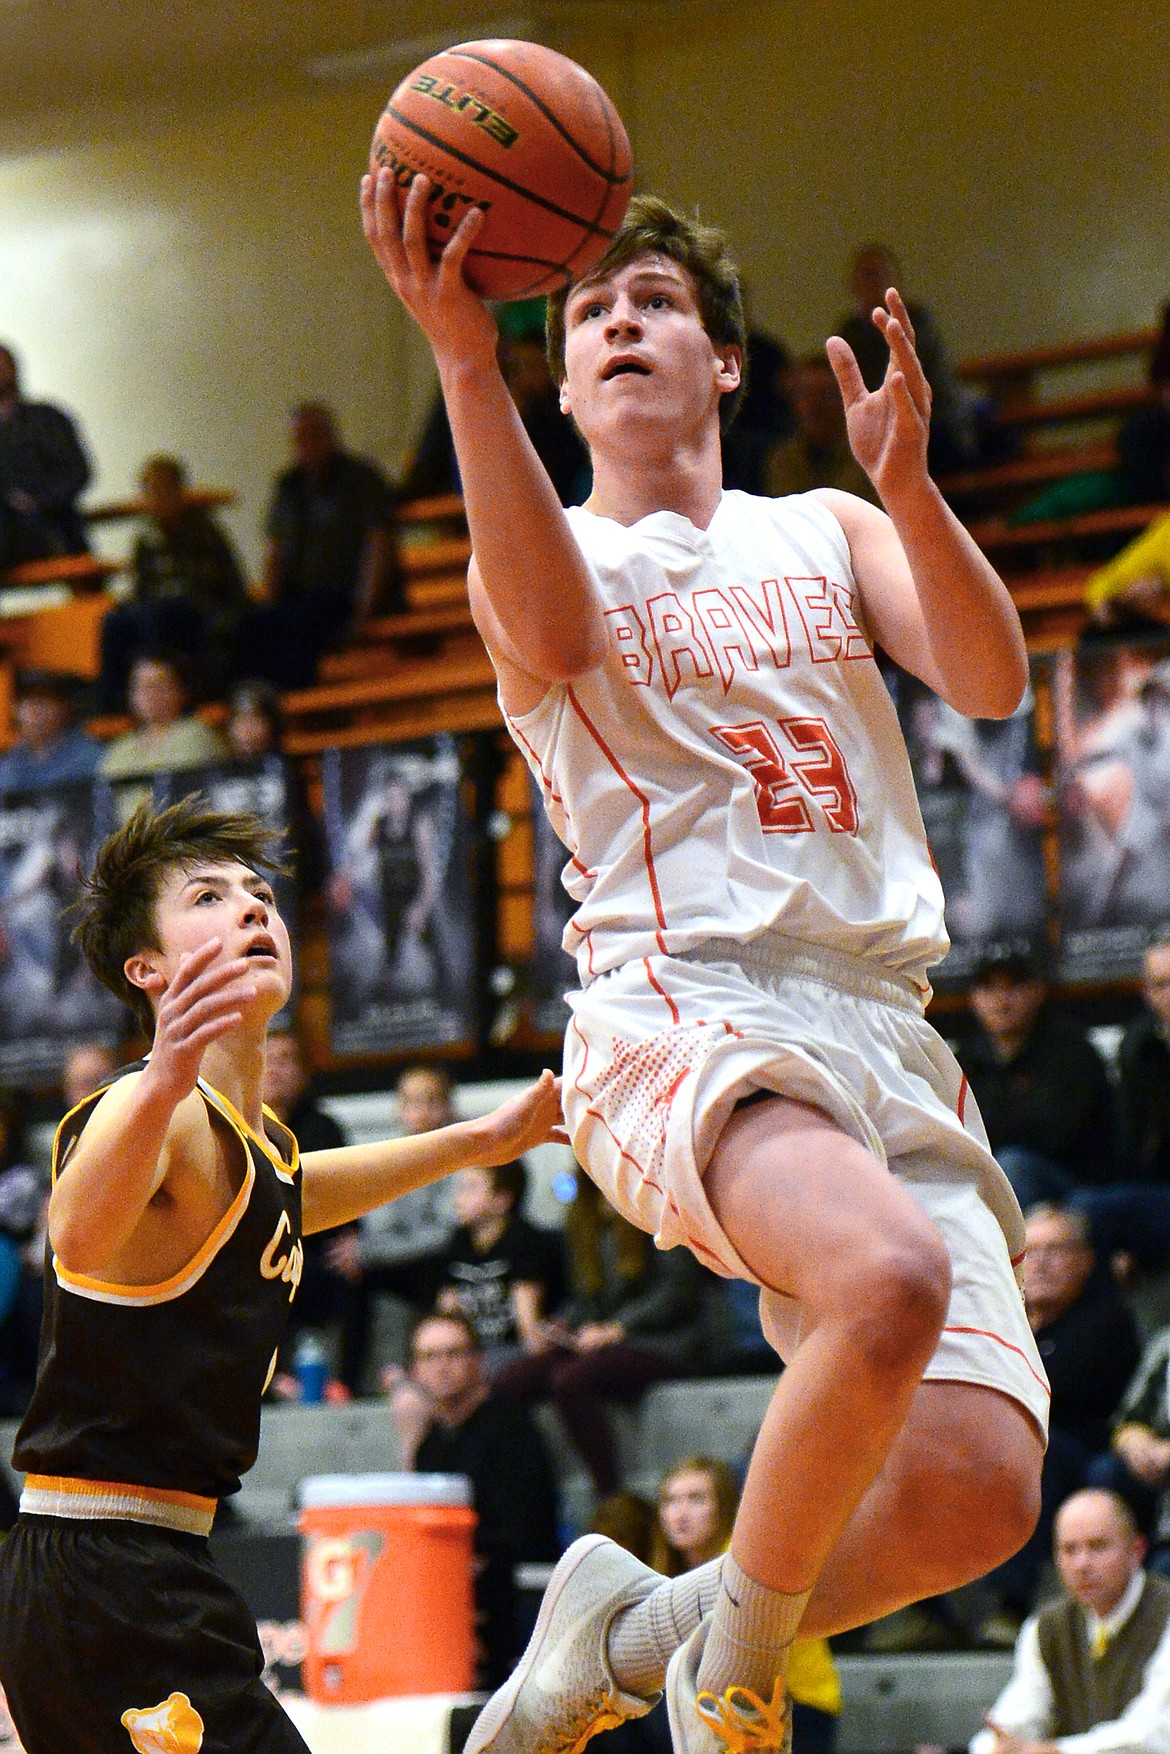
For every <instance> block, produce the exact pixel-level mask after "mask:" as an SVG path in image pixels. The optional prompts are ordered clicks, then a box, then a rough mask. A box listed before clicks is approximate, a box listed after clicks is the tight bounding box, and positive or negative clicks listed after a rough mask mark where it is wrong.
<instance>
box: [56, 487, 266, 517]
mask: <svg viewBox="0 0 1170 1754" xmlns="http://www.w3.org/2000/svg"><path fill="white" fill-rule="evenodd" d="M183 498H184V499H185V500H186V502H187V504H188V505H197V506H202V507H203V508H204V510H206V511H213V510H215V509H216V508H217V507H220V506H229V505H235V503H236V500H237V498H238V495H237V494H236V493H235V492H234V491H233V490H232V489H231V488H230V487H188V488H186V489H185V490H184V493H183ZM145 513H146V506H145V504H144V502H143V500H142V498H141V496H139V495H135V496H133V497H132V498H130V499H111V500H107V501H106V502H105V503H104V504H103V505H93V506H84V507H83V508H82V512H81V515H82V517H83V518H84V519H85V521H86V523H87V524H117V523H121V522H122V521H123V520H124V519H126V518H141V517H143V516H144V515H145Z"/></svg>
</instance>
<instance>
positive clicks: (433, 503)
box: [395, 493, 465, 524]
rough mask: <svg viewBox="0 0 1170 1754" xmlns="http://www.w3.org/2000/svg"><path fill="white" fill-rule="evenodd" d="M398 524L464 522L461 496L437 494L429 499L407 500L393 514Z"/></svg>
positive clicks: (458, 494)
mask: <svg viewBox="0 0 1170 1754" xmlns="http://www.w3.org/2000/svg"><path fill="white" fill-rule="evenodd" d="M395 516H396V518H397V521H398V522H399V523H400V524H443V523H448V522H451V521H452V520H455V521H460V520H463V521H465V514H464V509H463V495H462V494H461V493H438V494H435V495H434V496H433V497H431V498H430V499H408V500H404V501H403V503H402V504H401V505H400V506H399V507H398V510H397V512H396V513H395Z"/></svg>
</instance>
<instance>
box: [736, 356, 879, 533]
mask: <svg viewBox="0 0 1170 1754" xmlns="http://www.w3.org/2000/svg"><path fill="white" fill-rule="evenodd" d="M870 327H871V328H872V327H873V325H872V324H871V325H870ZM875 333H876V330H875ZM879 339H880V337H879ZM882 345H883V346H884V345H885V343H884V342H883V343H882ZM789 382H790V384H791V392H792V408H793V413H794V414H795V417H796V431H795V432H793V433H792V434H791V436H790V437H788V438H786V439H784V440H783V441H782V442H781V443H780V444H778V445H776V446H775V447H774V448H773V449H772V450H771V451H770V452H769V454H768V457H767V459H766V461H765V464H764V492H765V493H771V494H776V495H777V496H779V495H781V494H786V493H808V492H809V491H810V490H811V489H812V488H814V487H837V488H840V489H841V490H842V492H844V493H853V494H856V495H857V496H858V498H860V499H868V500H869V501H870V503H871V504H873V505H876V504H878V497H877V492H876V489H875V488H874V485H873V483H872V481H871V480H870V478H869V476H868V475H867V474H866V473H865V470H864V469H863V468H862V467H861V464H860V463H859V462H858V461H857V459H856V457H855V456H854V455H853V452H852V451H851V450H850V449H849V437H848V434H847V433H846V431H845V404H844V403H843V402H842V400H841V392H840V390H839V389H838V387H837V379H836V378H835V376H834V375H833V368H832V366H831V365H830V364H829V359H828V355H827V354H825V353H810V354H808V355H806V357H805V358H804V359H802V360H801V361H800V363H799V364H798V365H797V366H795V367H794V369H793V371H792V372H791V374H790V378H789ZM733 430H734V429H733Z"/></svg>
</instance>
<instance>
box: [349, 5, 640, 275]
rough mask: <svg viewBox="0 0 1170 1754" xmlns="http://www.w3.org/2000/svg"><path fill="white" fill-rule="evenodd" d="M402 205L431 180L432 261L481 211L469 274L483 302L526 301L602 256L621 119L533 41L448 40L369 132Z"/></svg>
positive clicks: (615, 198)
mask: <svg viewBox="0 0 1170 1754" xmlns="http://www.w3.org/2000/svg"><path fill="white" fill-rule="evenodd" d="M370 165H371V168H372V169H377V167H378V166H379V165H388V166H389V168H390V169H391V170H392V171H393V172H394V176H395V180H396V182H397V185H398V191H399V195H398V200H399V206H400V207H401V206H402V204H403V203H404V202H405V199H406V191H407V189H408V188H409V187H410V184H411V182H412V181H413V179H414V177H415V175H416V173H417V172H419V171H422V172H424V173H425V175H426V176H427V177H429V178H430V180H431V184H432V188H431V193H430V197H429V200H428V204H427V206H428V236H429V239H430V243H431V246H432V252H433V254H435V255H437V254H438V253H439V251H440V250H441V249H442V248H443V245H444V244H445V243H446V242H447V240H448V238H449V237H450V236H451V234H452V232H453V231H454V230H455V228H456V226H457V225H458V224H459V221H460V219H461V218H462V217H463V215H464V213H466V211H467V209H468V208H469V207H472V206H475V207H482V208H483V209H484V210H485V212H486V218H485V219H484V220H483V222H482V224H481V227H480V231H479V235H478V236H477V238H476V240H475V246H474V248H473V249H472V250H471V251H470V252H469V253H468V256H467V266H466V273H467V278H468V280H469V281H470V282H471V284H472V285H473V286H474V287H475V289H476V291H477V292H480V293H482V294H483V296H484V297H485V298H494V299H514V298H532V297H534V296H535V295H536V294H537V293H542V292H550V291H551V290H552V289H553V288H554V287H557V286H561V285H564V284H565V283H566V282H567V281H570V280H575V279H577V278H579V277H580V275H582V274H583V273H585V272H587V271H588V269H590V268H591V267H592V266H593V264H594V263H595V262H596V261H598V260H599V258H600V257H601V256H603V255H604V253H605V250H606V247H607V246H608V244H609V240H610V239H611V238H612V236H613V234H614V232H615V231H616V230H617V228H618V226H619V225H620V224H621V222H622V218H623V215H624V214H625V211H626V206H627V204H628V202H629V199H630V180H631V175H632V160H631V155H630V142H629V139H628V137H627V135H626V131H625V129H624V128H623V126H622V122H621V117H620V116H619V115H618V113H617V111H616V110H615V109H614V107H613V105H612V103H611V102H610V101H609V98H608V97H607V96H606V94H605V92H604V91H603V90H602V89H601V87H600V85H599V84H598V83H597V81H596V79H594V77H593V75H592V74H591V73H586V71H585V69H584V68H583V67H579V66H578V65H577V63H576V62H575V61H570V60H569V59H568V58H567V56H565V55H558V54H557V53H556V51H555V50H553V49H546V48H544V47H543V45H542V44H540V43H525V42H519V41H514V40H510V39H508V38H499V39H493V40H488V41H486V42H478V43H457V44H456V45H455V47H454V48H452V49H444V50H443V51H442V53H441V54H438V55H432V56H431V58H430V60H429V61H424V62H423V64H422V66H421V67H416V68H415V70H414V72H413V73H410V74H408V75H407V77H406V78H405V79H404V80H403V81H402V84H401V85H400V86H399V87H398V89H397V90H396V91H395V92H394V94H393V96H392V97H391V99H390V101H389V103H388V104H387V105H386V108H385V110H384V111H383V112H382V115H381V116H380V117H379V119H378V126H377V128H376V129H375V130H374V140H373V145H372V146H371V148H370Z"/></svg>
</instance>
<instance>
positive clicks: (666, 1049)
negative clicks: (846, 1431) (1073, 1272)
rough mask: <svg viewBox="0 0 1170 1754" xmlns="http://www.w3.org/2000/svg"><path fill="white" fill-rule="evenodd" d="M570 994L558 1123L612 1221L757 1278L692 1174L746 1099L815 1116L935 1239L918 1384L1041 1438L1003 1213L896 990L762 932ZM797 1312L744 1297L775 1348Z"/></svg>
mask: <svg viewBox="0 0 1170 1754" xmlns="http://www.w3.org/2000/svg"><path fill="white" fill-rule="evenodd" d="M570 1003H571V1005H572V1008H573V1017H572V1019H571V1021H570V1024H569V1028H568V1032H567V1034H566V1037H565V1077H564V1107H565V1116H566V1120H567V1122H568V1128H569V1134H570V1137H571V1138H572V1141H573V1147H574V1150H575V1151H576V1153H577V1156H578V1157H579V1158H580V1160H581V1162H582V1163H583V1164H584V1165H585V1166H586V1168H587V1170H588V1172H589V1174H590V1176H591V1177H592V1178H593V1180H594V1181H595V1182H596V1183H597V1184H598V1186H599V1187H600V1188H601V1190H602V1191H603V1193H604V1194H605V1195H606V1197H607V1198H608V1199H609V1200H611V1201H612V1202H613V1204H614V1205H615V1206H616V1207H617V1209H618V1211H619V1212H621V1213H623V1214H624V1216H625V1217H627V1218H629V1219H630V1220H631V1222H632V1223H634V1224H636V1225H638V1227H639V1228H640V1229H642V1230H645V1231H648V1232H649V1233H650V1234H651V1235H652V1236H653V1237H654V1238H655V1241H656V1242H657V1244H658V1246H659V1247H660V1248H673V1247H675V1246H676V1245H678V1244H680V1243H681V1244H685V1246H686V1247H688V1248H689V1249H691V1250H692V1251H693V1253H694V1254H695V1255H696V1256H697V1257H698V1259H699V1260H700V1261H702V1262H703V1263H704V1264H705V1265H706V1266H708V1267H711V1268H712V1269H713V1270H714V1271H715V1272H717V1273H721V1274H723V1275H724V1276H725V1277H728V1278H736V1279H746V1280H748V1281H752V1282H754V1283H757V1284H758V1283H759V1281H758V1279H756V1276H755V1275H754V1274H753V1273H752V1272H751V1270H750V1269H749V1268H748V1267H747V1266H746V1264H745V1263H744V1262H743V1260H741V1258H740V1257H739V1255H738V1254H737V1252H736V1250H735V1249H734V1248H733V1247H732V1244H731V1242H730V1241H729V1239H728V1238H727V1236H726V1235H725V1234H724V1232H723V1231H722V1230H721V1228H720V1226H719V1225H718V1223H717V1222H716V1219H715V1215H714V1213H713V1212H712V1210H711V1208H710V1206H709V1204H708V1202H707V1198H706V1195H705V1193H704V1191H703V1171H704V1169H705V1167H706V1165H707V1163H708V1161H709V1159H710V1157H711V1153H712V1151H713V1150H714V1148H715V1144H716V1141H717V1140H718V1138H719V1135H720V1132H721V1131H722V1129H723V1127H724V1125H725V1124H726V1122H727V1119H728V1117H729V1115H730V1114H731V1111H732V1109H733V1108H734V1107H735V1104H736V1103H737V1102H739V1101H741V1100H742V1099H743V1098H744V1097H746V1096H750V1095H751V1093H752V1092H753V1091H756V1090H769V1091H775V1092H776V1093H777V1094H779V1095H782V1096H787V1097H790V1098H792V1099H794V1100H796V1101H799V1102H806V1103H808V1104H810V1105H811V1106H812V1107H815V1108H817V1109H820V1110H821V1111H822V1112H823V1113H824V1114H826V1115H828V1116H829V1118H830V1119H831V1120H832V1121H834V1122H835V1124H836V1125H837V1126H838V1127H840V1128H841V1130H842V1131H843V1132H845V1133H847V1134H849V1135H850V1137H852V1138H854V1139H857V1140H859V1141H860V1142H861V1143H862V1144H863V1145H865V1146H866V1147H867V1148H868V1149H869V1150H870V1151H871V1152H872V1153H873V1155H874V1156H875V1157H876V1158H877V1159H878V1161H879V1162H881V1163H884V1164H886V1165H887V1166H888V1168H889V1169H890V1172H891V1173H892V1174H893V1175H895V1176H896V1177H897V1178H898V1181H899V1182H900V1183H901V1184H902V1185H903V1187H905V1189H906V1191H907V1192H908V1193H909V1194H911V1195H912V1196H913V1198H914V1199H915V1200H917V1201H918V1203H919V1204H920V1205H921V1206H922V1207H923V1209H924V1210H925V1211H926V1212H927V1213H928V1214H929V1216H930V1217H931V1219H932V1220H933V1221H934V1223H935V1225H936V1226H937V1228H938V1230H939V1231H940V1232H941V1234H942V1237H943V1240H944V1242H945V1244H946V1247H947V1251H948V1253H949V1255H950V1259H951V1268H952V1289H951V1299H950V1306H949V1309H948V1312H947V1318H946V1326H945V1328H944V1330H943V1333H942V1336H941V1338H940V1340H939V1344H938V1348H937V1350H936V1352H935V1354H934V1357H933V1358H932V1360H931V1362H930V1364H929V1365H928V1366H927V1368H926V1372H925V1375H926V1377H927V1378H938V1379H940V1380H945V1381H957V1382H970V1383H978V1384H981V1385H983V1386H985V1387H988V1388H993V1389H998V1390H1000V1391H1001V1392H1002V1393H1004V1394H1006V1395H1010V1396H1011V1397H1012V1399H1013V1400H1016V1401H1019V1402H1020V1403H1021V1404H1022V1405H1023V1406H1024V1407H1026V1408H1027V1410H1028V1412H1029V1413H1031V1414H1032V1416H1033V1417H1034V1418H1035V1420H1036V1422H1037V1423H1038V1425H1039V1426H1040V1428H1041V1430H1046V1429H1047V1424H1048V1402H1049V1391H1048V1383H1047V1380H1046V1379H1045V1375H1044V1368H1043V1365H1042V1364H1041V1362H1040V1357H1039V1354H1038V1353H1037V1350H1036V1345H1035V1342H1034V1340H1033V1338H1032V1333H1031V1330H1030V1328H1029V1327H1028V1323H1027V1319H1026V1317H1025V1315H1024V1304H1023V1293H1022V1290H1021V1285H1020V1267H1021V1264H1022V1261H1023V1251H1024V1226H1023V1219H1022V1217H1021V1214H1020V1209H1019V1206H1018V1205H1017V1203H1016V1199H1015V1196H1014V1194H1013V1193H1012V1191H1011V1188H1010V1187H1009V1186H1008V1183H1007V1181H1006V1179H1005V1178H1004V1176H1003V1173H1002V1171H1001V1170H1000V1168H999V1166H998V1164H997V1163H996V1161H995V1159H994V1158H993V1157H992V1155H991V1152H990V1150H989V1149H988V1145H987V1135H986V1133H985V1132H984V1129H983V1123H982V1121H981V1119H980V1117H979V1113H978V1110H977V1108H976V1105H975V1102H974V1099H973V1098H972V1097H971V1096H970V1094H969V1092H968V1089H967V1081H966V1079H965V1077H964V1075H963V1073H962V1071H961V1069H960V1067H959V1065H958V1063H957V1062H956V1060H955V1058H954V1056H953V1054H952V1053H951V1052H950V1049H949V1048H948V1047H947V1045H946V1043H945V1042H944V1041H943V1040H942V1038H941V1037H940V1036H939V1035H938V1034H937V1033H936V1032H935V1030H934V1029H933V1028H932V1027H931V1026H930V1024H928V1023H927V1021H926V1019H925V1017H924V1016H923V1013H922V1003H921V1000H920V998H919V997H918V995H917V994H916V993H915V992H914V991H913V989H912V988H911V987H910V986H909V985H908V984H904V983H902V982H901V981H899V980H898V979H897V978H896V977H893V976H890V975H888V974H886V973H885V972H884V971H882V970H879V969H876V968H875V967H874V966H873V965H872V964H870V963H868V962H862V961H859V960H858V959H857V958H855V957H852V956H845V955H839V954H836V953H835V952H832V951H824V950H821V949H819V948H816V947H809V946H807V945H798V944H795V943H794V942H793V941H792V940H790V939H785V938H782V937H781V936H780V935H779V934H775V933H769V934H767V935H766V936H765V937H764V938H762V939H753V940H752V941H751V942H750V943H747V944H740V943H736V942H733V941H731V940H716V941H711V942H708V943H707V944H705V945H704V946H703V947H702V949H701V950H700V951H693V952H690V953H688V954H687V955H686V956H683V957H672V956H649V957H644V958H643V959H641V960H640V961H637V962H629V963H626V964H624V965H623V966H622V967H620V968H617V969H612V970H610V971H609V972H608V973H606V974H602V975H599V976H598V977H597V978H596V979H595V980H593V981H591V982H590V984H589V986H587V987H586V988H585V989H584V991H582V992H580V993H574V994H572V995H571V996H570ZM801 1313H802V1312H801V1309H800V1306H799V1305H798V1304H797V1303H796V1302H795V1301H794V1300H793V1299H791V1298H788V1297H784V1296H782V1295H781V1294H779V1293H777V1292H775V1291H769V1290H767V1289H762V1294H761V1318H762V1320H763V1324H764V1331H765V1333H766V1334H767V1336H768V1339H769V1340H770V1341H771V1343H772V1344H773V1345H774V1346H775V1347H776V1350H777V1351H778V1352H779V1353H780V1355H781V1356H782V1357H783V1356H784V1355H785V1354H790V1353H791V1350H792V1348H793V1347H794V1346H795V1344H796V1343H797V1341H798V1339H799V1335H800V1324H801Z"/></svg>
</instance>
